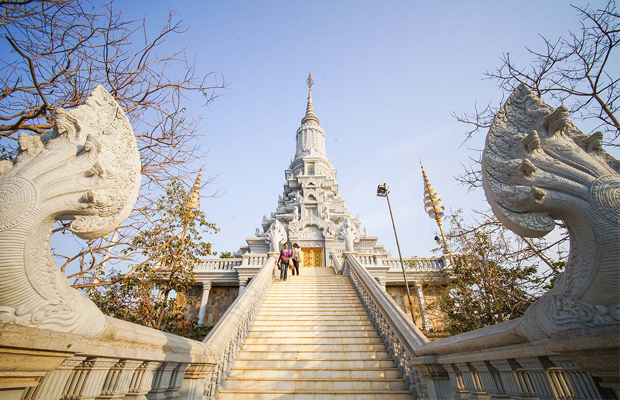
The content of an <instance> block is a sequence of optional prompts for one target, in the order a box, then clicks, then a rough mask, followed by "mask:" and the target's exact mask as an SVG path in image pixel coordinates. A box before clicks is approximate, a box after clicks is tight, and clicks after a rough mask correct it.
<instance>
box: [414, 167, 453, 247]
mask: <svg viewBox="0 0 620 400" xmlns="http://www.w3.org/2000/svg"><path fill="white" fill-rule="evenodd" d="M420 168H422V179H423V180H424V211H426V213H427V214H428V216H429V217H431V218H434V219H435V222H437V226H439V232H441V239H442V240H443V246H444V249H445V250H446V251H447V252H450V248H449V247H448V242H446V236H445V235H444V233H443V228H442V226H441V217H443V215H444V210H445V206H444V204H443V202H442V201H441V197H439V194H438V193H437V191H436V190H435V188H433V186H432V185H431V182H430V180H429V179H428V176H426V171H424V166H423V165H422V160H420Z"/></svg>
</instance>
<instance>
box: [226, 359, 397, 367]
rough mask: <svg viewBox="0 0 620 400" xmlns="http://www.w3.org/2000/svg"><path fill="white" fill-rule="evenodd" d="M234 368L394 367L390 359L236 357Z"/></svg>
mask: <svg viewBox="0 0 620 400" xmlns="http://www.w3.org/2000/svg"><path fill="white" fill-rule="evenodd" d="M234 368H245V369H250V368H251V369H256V368H262V369H265V368H269V369H280V368H295V369H306V368H314V369H319V368H320V369H351V368H357V369H381V370H383V369H385V368H394V360H392V359H391V358H390V359H387V358H386V359H357V360H316V359H297V360H260V359H254V358H253V359H245V358H240V357H239V358H237V359H236V360H235V365H234Z"/></svg>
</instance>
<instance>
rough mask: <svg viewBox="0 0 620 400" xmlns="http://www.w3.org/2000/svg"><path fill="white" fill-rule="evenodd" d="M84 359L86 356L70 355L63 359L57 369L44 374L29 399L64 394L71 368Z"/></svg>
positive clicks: (41, 398) (42, 398)
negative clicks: (70, 356)
mask: <svg viewBox="0 0 620 400" xmlns="http://www.w3.org/2000/svg"><path fill="white" fill-rule="evenodd" d="M85 359H86V357H72V358H68V359H66V360H65V361H63V363H62V364H61V365H60V366H59V367H58V369H56V370H55V371H52V372H50V373H48V374H47V375H45V377H44V378H43V379H42V380H41V383H39V386H37V388H36V390H35V392H34V394H33V395H32V397H30V399H31V400H47V399H59V398H60V397H61V396H62V395H63V394H64V393H63V390H64V388H65V386H66V384H67V381H68V380H69V377H71V375H72V372H73V370H74V369H75V368H76V367H78V366H79V365H80V364H82V362H83V361H84V360H85Z"/></svg>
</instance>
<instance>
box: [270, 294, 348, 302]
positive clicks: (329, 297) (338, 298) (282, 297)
mask: <svg viewBox="0 0 620 400" xmlns="http://www.w3.org/2000/svg"><path fill="white" fill-rule="evenodd" d="M267 299H269V300H291V301H293V300H295V301H316V300H327V301H341V300H357V301H359V299H360V298H359V296H357V295H331V294H324V295H317V296H302V295H299V294H297V293H291V294H287V295H283V294H279V295H274V296H271V295H270V296H267V298H266V299H265V300H267Z"/></svg>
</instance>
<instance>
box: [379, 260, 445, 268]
mask: <svg viewBox="0 0 620 400" xmlns="http://www.w3.org/2000/svg"><path fill="white" fill-rule="evenodd" d="M381 262H382V263H383V265H384V266H387V267H390V270H401V269H402V265H401V263H400V259H398V258H384V259H382V260H381ZM403 262H404V263H405V270H406V271H441V270H443V269H444V267H445V264H444V259H443V258H429V257H409V258H403Z"/></svg>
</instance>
